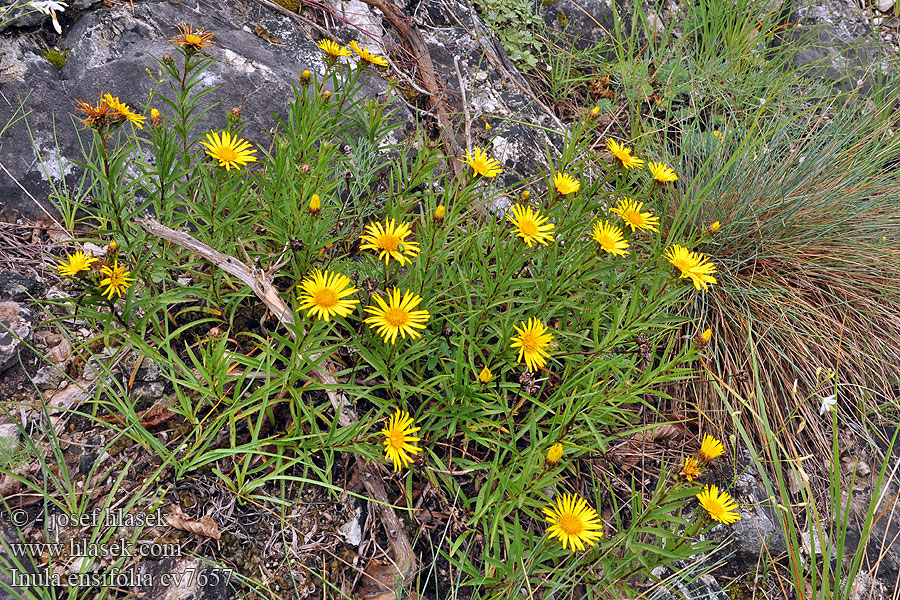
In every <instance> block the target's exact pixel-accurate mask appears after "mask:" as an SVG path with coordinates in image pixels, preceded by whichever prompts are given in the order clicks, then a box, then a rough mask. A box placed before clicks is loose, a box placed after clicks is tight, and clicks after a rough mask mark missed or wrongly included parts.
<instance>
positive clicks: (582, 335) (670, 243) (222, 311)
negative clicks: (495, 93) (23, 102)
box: [53, 26, 737, 594]
mask: <svg viewBox="0 0 900 600" xmlns="http://www.w3.org/2000/svg"><path fill="white" fill-rule="evenodd" d="M174 43H175V45H176V46H177V47H178V49H179V51H180V57H181V58H180V59H179V60H174V59H170V58H166V59H165V60H160V67H161V69H162V71H163V73H164V74H165V76H166V78H167V81H168V84H169V89H168V91H158V92H157V93H156V94H155V95H154V102H155V103H156V104H155V105H154V106H148V107H145V108H144V109H143V110H139V109H136V108H133V107H130V106H128V105H126V104H124V103H122V102H120V101H119V100H118V98H117V97H114V96H112V95H111V94H105V95H104V96H102V97H100V98H99V99H98V100H97V101H96V102H95V101H93V100H92V101H84V100H79V101H78V102H77V110H78V111H80V112H81V113H82V116H83V118H82V123H83V124H84V126H85V128H86V129H87V130H88V131H89V132H90V134H91V136H92V138H93V143H92V144H91V145H90V146H89V150H88V152H87V153H86V155H85V157H84V164H85V165H86V167H87V169H88V172H89V178H88V180H87V181H88V184H87V187H86V188H85V189H83V190H81V193H82V196H80V197H90V198H92V199H94V202H92V203H84V204H81V205H80V207H79V208H80V209H81V211H82V212H79V213H78V214H79V215H82V214H83V216H82V217H80V218H79V220H78V224H79V228H80V230H83V231H85V230H86V231H92V232H93V234H92V235H91V236H90V241H92V242H93V243H94V244H104V245H105V246H106V251H105V252H104V253H103V254H101V255H92V254H90V253H84V252H82V251H81V250H76V248H71V249H70V250H71V252H69V251H67V254H68V256H67V258H66V259H65V260H63V261H61V262H60V273H61V274H62V275H64V276H65V277H66V279H67V281H68V285H69V286H70V289H71V291H72V297H71V298H70V299H69V300H59V301H56V302H55V303H54V304H55V306H54V307H53V309H54V310H56V311H58V314H59V319H58V321H57V324H58V325H59V326H60V327H63V328H66V327H67V319H69V318H70V315H71V311H73V310H75V308H76V307H77V310H78V315H79V318H80V319H82V320H84V321H85V322H86V323H89V324H90V325H91V326H92V327H93V328H95V329H96V330H97V331H98V332H99V333H98V335H97V338H96V339H97V340H98V341H99V340H102V346H104V347H105V348H106V350H105V351H104V355H102V356H101V355H99V354H97V355H93V356H91V355H90V353H89V352H88V349H89V348H92V347H96V344H92V342H91V341H89V340H88V341H85V342H84V343H83V344H82V346H81V347H82V349H83V351H84V352H85V353H87V354H88V356H85V359H86V360H93V361H94V363H95V364H96V363H97V362H99V363H100V364H114V363H115V362H116V361H117V360H118V357H122V356H124V355H126V354H135V353H136V354H138V355H140V356H141V357H143V359H144V360H148V361H153V362H154V363H155V364H156V365H157V366H158V367H159V368H160V370H161V371H162V372H163V373H164V375H165V378H166V381H167V382H168V389H167V391H168V394H169V396H170V398H171V400H172V403H171V406H169V407H167V408H166V410H167V411H169V412H170V413H173V414H174V415H175V417H176V420H175V421H174V422H175V423H176V424H175V425H174V426H173V427H174V429H175V431H176V432H177V435H173V436H171V437H167V438H164V439H161V438H160V437H157V436H156V435H154V434H153V433H152V432H151V431H150V429H151V428H152V427H154V426H155V425H153V423H157V421H148V420H147V419H146V418H145V416H146V414H147V412H146V411H148V410H156V409H155V407H152V406H142V405H141V404H140V402H135V400H134V399H133V398H132V397H131V396H130V393H129V388H128V386H121V385H119V384H118V383H116V379H115V378H112V377H111V378H109V379H110V380H111V383H110V384H109V385H107V386H106V387H105V388H104V389H102V391H100V392H98V393H97V395H96V396H95V397H94V398H93V399H92V400H91V409H90V410H89V411H85V413H84V414H85V415H90V417H89V418H91V419H94V420H95V421H96V422H97V423H98V424H100V423H102V424H103V426H104V427H111V428H113V429H114V430H115V431H116V433H117V435H120V436H123V437H125V438H128V439H130V440H132V441H133V442H134V443H136V444H139V445H140V446H141V447H142V448H144V449H145V450H146V451H147V452H148V453H150V454H152V455H155V456H157V457H158V459H159V460H160V462H161V463H162V464H171V465H172V467H173V472H174V476H175V478H176V479H178V480H180V479H182V478H184V477H189V476H195V475H196V474H197V473H199V472H209V473H212V474H213V475H214V476H215V477H216V478H217V479H218V481H219V483H220V485H221V486H222V487H223V488H224V489H226V490H228V491H229V493H230V494H232V495H233V497H234V499H235V500H236V501H237V503H238V505H239V506H243V505H246V504H254V505H264V506H271V507H279V506H290V505H292V503H294V502H295V501H296V496H295V491H293V492H288V490H289V489H290V490H294V488H293V486H294V485H295V484H297V483H300V484H301V485H302V486H312V487H317V488H321V489H323V490H325V491H326V492H327V493H331V494H336V493H338V492H340V491H341V490H342V488H341V487H340V484H341V482H340V481H339V480H337V479H336V478H335V472H336V470H337V469H339V468H340V469H346V468H347V466H348V465H349V464H351V463H350V461H351V460H360V461H363V462H362V463H360V464H378V465H382V466H381V467H380V469H381V472H380V474H379V477H380V478H383V479H384V484H385V485H387V486H389V487H390V488H391V490H392V494H393V496H392V498H396V500H392V503H394V504H398V505H399V506H405V507H408V508H412V507H413V506H416V502H417V501H418V500H419V498H420V494H421V490H423V489H425V486H428V487H429V489H431V490H432V492H431V496H430V497H431V500H430V502H432V503H433V505H434V510H436V511H439V512H443V513H446V514H453V515H456V517H454V518H455V519H458V521H457V522H458V523H459V527H460V530H459V532H458V535H457V536H456V538H455V539H454V540H453V541H452V542H451V541H450V540H449V539H448V538H447V537H446V536H444V535H443V534H442V532H441V530H440V529H425V530H423V534H422V536H420V538H419V539H418V541H417V543H416V548H417V550H418V551H420V552H422V553H423V554H424V555H429V554H430V555H432V556H440V557H442V558H441V559H442V560H446V561H449V562H450V563H451V564H453V565H456V566H457V567H458V568H459V573H460V578H461V579H460V582H459V583H460V584H464V585H468V586H473V587H475V588H485V589H488V590H501V589H504V588H510V589H520V588H521V587H522V586H523V585H528V586H530V587H532V588H545V589H546V590H547V591H550V590H556V589H561V588H563V587H564V586H566V585H568V583H569V582H570V580H571V578H572V577H573V576H574V575H575V574H576V573H577V574H578V578H579V580H580V581H581V582H582V584H583V585H585V586H587V587H589V588H590V589H592V590H595V591H596V593H597V594H609V593H624V591H625V590H628V589H630V587H631V585H632V582H633V581H634V580H636V579H639V580H645V579H646V578H647V577H651V572H652V571H653V569H654V568H655V567H656V566H659V565H663V564H668V563H671V562H672V561H674V560H679V559H686V558H689V557H691V556H693V555H695V554H697V553H698V552H701V551H705V550H709V549H711V546H710V544H709V543H705V542H700V541H698V539H697V538H696V535H697V534H699V533H700V532H702V531H703V530H704V529H705V528H707V527H708V526H709V525H710V524H711V523H712V521H713V520H719V521H722V522H726V523H730V522H733V520H734V519H736V518H737V514H736V513H735V512H733V510H734V508H733V501H732V500H731V498H730V497H729V495H728V493H727V492H723V493H719V492H718V491H717V490H715V489H714V488H713V489H712V490H710V489H708V488H707V489H705V490H703V489H701V487H700V486H698V485H697V483H696V482H695V481H696V480H697V478H698V477H699V476H700V475H701V474H702V472H703V471H704V470H705V466H706V464H707V463H708V462H710V461H711V460H712V459H713V458H715V456H717V455H718V454H721V452H719V451H717V452H716V453H713V454H708V453H707V454H704V450H702V449H701V453H700V454H699V455H698V457H697V458H692V457H685V456H684V455H683V453H682V452H674V453H673V454H672V455H671V456H669V455H666V454H665V453H661V454H660V455H659V457H658V459H659V462H658V463H657V465H658V466H657V467H656V468H655V469H654V470H653V472H652V476H651V477H643V476H642V477H641V478H639V479H635V478H634V477H633V475H632V474H631V470H632V467H633V463H631V462H630V460H631V459H630V458H628V456H629V454H628V452H624V453H623V452H622V451H621V447H634V445H635V444H644V443H645V441H646V440H648V439H653V438H652V435H651V434H650V433H648V427H647V426H646V425H645V424H644V423H643V421H642V417H641V414H643V413H644V412H645V411H650V412H653V411H655V410H656V405H657V403H658V399H660V398H666V393H665V389H666V388H667V386H669V385H670V384H672V383H674V382H678V381H684V380H687V379H690V378H691V377H692V376H693V372H694V367H695V365H696V364H697V361H698V359H699V358H700V357H701V356H702V355H703V352H704V349H703V348H704V340H708V338H704V337H703V336H699V337H698V338H697V340H691V339H679V338H677V337H675V336H674V335H673V333H674V332H676V331H678V330H679V328H682V327H684V326H686V325H687V322H686V320H685V318H684V317H682V316H680V315H679V314H678V312H679V311H678V310H677V308H676V307H679V306H682V305H683V304H684V302H685V301H686V300H687V299H689V298H691V297H693V296H694V295H697V294H700V295H702V294H707V293H709V292H707V291H706V290H707V289H708V288H709V287H710V286H715V285H716V278H715V276H714V275H715V273H716V267H715V264H714V263H713V262H710V260H709V258H708V257H706V256H704V255H702V254H700V253H698V252H695V251H694V249H695V248H696V247H697V246H698V244H700V243H701V242H702V240H703V239H705V236H706V235H707V234H706V233H704V231H703V230H695V229H693V228H692V227H691V225H690V224H689V223H688V222H686V221H685V220H684V218H683V217H682V216H681V215H680V214H679V213H674V214H671V215H670V214H668V213H667V210H666V207H667V205H669V204H670V203H671V197H670V193H671V191H672V187H671V186H670V184H669V183H666V182H671V181H677V179H678V176H677V175H676V174H675V172H674V171H672V169H670V168H668V167H667V166H666V165H665V164H664V162H663V161H662V160H660V161H658V162H654V164H653V165H651V168H650V170H649V171H648V170H642V169H640V167H641V166H642V165H643V164H644V160H643V159H641V158H638V157H637V156H633V155H632V152H633V150H632V148H630V147H629V146H627V145H626V144H625V143H620V142H617V141H615V140H613V139H609V140H608V141H607V147H608V149H609V150H610V152H611V153H612V155H613V156H614V157H615V162H614V164H612V165H611V166H605V167H604V168H602V169H597V168H596V166H595V165H594V163H593V162H592V160H593V153H592V152H589V151H588V144H589V143H590V142H591V141H592V138H593V136H594V135H596V131H595V130H596V128H597V124H598V122H599V121H598V119H597V117H598V115H599V110H598V111H596V112H595V113H592V114H589V115H586V116H585V117H584V118H582V119H579V120H578V121H577V122H576V124H575V126H574V128H573V130H572V132H571V133H570V135H569V137H568V138H567V140H566V144H565V148H564V150H563V153H562V156H561V157H560V159H559V161H558V162H557V163H556V165H555V168H554V169H553V170H552V171H551V172H548V173H546V174H544V179H543V181H541V182H539V183H537V184H535V185H532V186H530V187H529V188H527V189H523V188H522V187H521V186H517V187H516V188H515V189H499V188H498V187H497V186H496V184H495V183H494V182H495V176H496V175H497V174H498V173H499V172H500V166H499V164H498V163H497V162H496V161H494V160H493V159H491V158H490V157H489V155H488V154H487V153H486V152H485V151H483V150H481V149H479V148H471V149H470V151H469V152H467V154H466V156H465V157H444V156H440V155H439V154H437V153H436V152H434V151H433V150H431V146H430V145H429V144H428V143H427V142H425V141H424V140H421V139H418V140H417V142H416V143H415V146H417V148H418V150H417V151H413V144H412V143H410V144H406V143H401V144H394V145H387V144H386V143H385V142H384V140H385V139H387V138H388V137H389V136H388V133H390V132H391V131H393V130H395V129H397V128H398V127H399V126H400V125H401V123H400V122H399V121H398V120H396V119H395V118H394V117H393V115H392V113H391V108H390V106H389V105H388V104H386V103H385V102H383V101H374V100H370V99H367V98H365V97H364V96H363V95H362V94H361V91H360V90H361V88H362V86H363V84H364V83H365V82H366V80H367V78H369V77H371V76H372V69H373V68H383V67H380V66H379V65H381V61H379V59H380V57H377V56H375V55H372V54H371V53H368V52H367V51H365V50H364V49H361V48H359V47H358V46H356V45H355V44H354V45H352V46H353V51H354V52H355V54H356V56H357V57H358V58H357V59H356V61H354V60H353V59H352V58H349V55H350V51H349V50H348V49H346V48H343V47H342V46H339V45H337V44H334V43H322V44H320V47H321V48H322V50H323V52H325V54H326V65H327V69H326V71H325V73H324V75H323V76H316V77H313V76H312V75H311V74H309V73H307V72H305V73H303V74H302V75H301V76H300V78H299V80H298V82H297V83H296V85H295V86H294V95H293V99H292V101H291V102H290V105H289V106H288V107H287V112H286V115H285V117H284V118H280V119H278V120H277V125H278V126H277V128H276V130H275V132H274V134H273V137H272V139H271V140H270V141H269V142H267V143H266V144H265V145H263V144H258V143H255V142H254V141H252V140H250V139H247V138H246V136H245V133H244V131H243V123H242V120H241V115H240V114H239V113H237V112H234V111H232V112H229V113H227V115H226V117H225V118H224V120H223V122H222V123H221V127H219V128H217V129H214V130H213V131H200V130H198V124H199V122H200V118H201V117H202V116H203V115H204V114H206V113H208V112H209V111H210V110H211V108H213V107H210V106H205V105H204V104H203V102H204V99H205V98H206V96H207V94H208V92H209V88H203V87H202V86H201V82H202V81H203V77H202V74H203V72H204V70H205V69H207V68H208V67H209V65H210V64H211V62H212V58H210V57H209V56H207V55H206V54H205V53H204V50H205V48H208V47H210V46H211V45H213V44H214V43H215V42H214V40H213V39H212V36H211V35H209V34H208V33H206V32H205V31H204V30H197V31H195V30H193V28H190V27H187V26H185V27H184V28H183V30H182V31H181V34H180V35H179V36H177V37H176V38H175V40H174ZM148 111H149V117H147V116H145V115H144V114H141V113H142V112H143V113H146V112H148ZM209 114H214V113H209ZM268 147H271V151H266V150H265V148H268ZM459 159H462V160H464V162H466V163H467V164H468V165H469V166H470V167H471V172H469V173H467V174H466V175H465V176H463V177H462V178H460V179H456V178H454V177H453V176H449V175H443V176H438V178H437V180H435V177H436V175H435V174H436V173H440V172H441V171H440V169H439V166H440V165H441V164H442V163H443V162H444V161H446V160H459ZM126 167H128V168H126ZM348 173H349V174H350V176H345V174H348ZM487 193H490V194H494V195H500V196H505V197H507V198H508V199H509V202H510V204H511V205H512V206H511V209H510V210H509V212H507V213H505V214H497V215H493V214H490V213H486V212H484V210H483V209H482V208H480V207H482V206H483V205H484V203H483V200H482V197H483V195H484V194H487ZM76 201H77V199H76ZM148 215H153V218H152V219H149V218H148ZM661 230H662V231H670V232H677V233H675V234H669V235H668V236H667V237H664V236H663V235H661V234H660V231H661ZM79 252H81V254H79ZM241 265H243V270H242V268H241ZM251 267H252V268H251ZM698 333H699V332H698ZM153 414H155V413H153ZM681 435H682V438H683V439H684V440H685V441H686V443H687V444H688V445H692V444H696V442H694V441H691V438H692V437H693V436H692V435H691V434H690V433H689V432H688V431H687V430H686V429H685V430H683V432H682V434H681ZM641 440H645V441H641ZM708 443H709V442H705V443H704V448H707V445H708ZM613 448H620V450H619V451H618V452H612V453H611V454H610V455H609V456H608V457H607V456H606V453H608V452H610V451H611V449H613ZM718 448H721V444H719V445H718ZM722 451H724V450H722ZM679 469H680V473H679ZM289 486H290V487H289ZM721 487H723V488H724V485H722V486H721ZM701 492H702V493H701ZM696 499H699V500H700V502H701V504H702V507H703V508H702V509H701V508H698V505H697V504H696V502H695V500H696ZM704 509H705V510H704ZM694 510H701V511H702V514H703V515H709V516H708V517H707V516H704V517H702V518H689V517H688V514H687V513H688V512H689V511H694ZM573 550H578V552H574V553H573ZM395 558H397V560H400V558H399V557H395ZM523 561H526V562H525V563H523ZM406 564H409V563H408V562H407V563H406ZM523 564H525V568H522V565H523ZM588 565H594V566H592V567H591V568H587V566H588ZM597 565H600V566H599V567H598V566H597ZM247 576H254V574H247ZM426 585H427V582H426Z"/></svg>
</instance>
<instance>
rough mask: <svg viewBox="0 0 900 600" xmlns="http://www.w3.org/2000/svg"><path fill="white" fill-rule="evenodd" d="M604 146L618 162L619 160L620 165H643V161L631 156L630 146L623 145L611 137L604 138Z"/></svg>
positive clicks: (638, 166)
mask: <svg viewBox="0 0 900 600" xmlns="http://www.w3.org/2000/svg"><path fill="white" fill-rule="evenodd" d="M606 148H607V149H608V150H609V151H610V152H611V153H612V155H613V156H615V157H616V158H618V159H619V162H621V163H622V166H623V167H625V168H626V169H634V168H637V169H640V168H641V167H642V166H643V165H644V161H642V160H641V159H639V158H634V157H633V156H631V148H629V147H628V146H625V145H624V144H620V143H618V142H617V141H616V140H614V139H612V138H607V139H606Z"/></svg>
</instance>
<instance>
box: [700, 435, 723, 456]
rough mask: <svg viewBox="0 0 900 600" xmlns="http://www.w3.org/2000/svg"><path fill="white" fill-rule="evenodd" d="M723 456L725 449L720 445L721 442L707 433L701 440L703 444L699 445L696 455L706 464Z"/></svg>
mask: <svg viewBox="0 0 900 600" xmlns="http://www.w3.org/2000/svg"><path fill="white" fill-rule="evenodd" d="M723 454H725V447H724V446H723V445H722V442H720V441H719V440H717V439H716V438H714V437H713V436H711V435H709V434H708V433H707V434H706V436H704V438H703V443H702V444H700V452H699V453H698V455H699V456H700V460H702V461H703V462H705V463H708V462H709V461H711V460H712V459H714V458H717V457H719V456H722V455H723Z"/></svg>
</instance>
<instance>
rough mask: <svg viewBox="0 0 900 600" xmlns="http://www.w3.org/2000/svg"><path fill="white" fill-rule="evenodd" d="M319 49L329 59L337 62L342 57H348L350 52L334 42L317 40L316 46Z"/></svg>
mask: <svg viewBox="0 0 900 600" xmlns="http://www.w3.org/2000/svg"><path fill="white" fill-rule="evenodd" d="M316 46H318V47H319V50H321V51H322V52H324V53H325V54H327V55H328V57H329V58H331V59H334V60H337V59H338V58H340V57H342V56H350V55H351V54H352V52H350V51H349V50H347V48H346V47H345V46H341V45H340V44H338V43H337V42H335V41H332V40H319V42H318V43H317V44H316Z"/></svg>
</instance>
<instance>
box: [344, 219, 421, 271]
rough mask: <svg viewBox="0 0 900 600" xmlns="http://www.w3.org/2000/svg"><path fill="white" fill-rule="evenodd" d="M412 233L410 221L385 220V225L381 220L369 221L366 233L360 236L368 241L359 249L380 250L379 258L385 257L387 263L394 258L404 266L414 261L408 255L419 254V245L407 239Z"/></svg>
mask: <svg viewBox="0 0 900 600" xmlns="http://www.w3.org/2000/svg"><path fill="white" fill-rule="evenodd" d="M410 235H412V230H410V228H409V224H408V223H397V222H396V221H394V219H387V220H385V222H384V225H382V224H381V223H379V222H375V223H369V224H368V225H366V233H365V234H363V235H362V236H361V237H360V239H362V241H364V242H366V243H365V244H363V245H362V246H360V247H359V249H360V250H375V251H376V252H380V254H379V255H378V260H381V259H384V264H385V265H387V264H388V263H389V262H390V260H391V259H392V258H393V259H394V260H396V261H397V262H399V263H400V266H401V267H402V266H403V265H405V264H406V263H407V262H412V261H411V260H410V259H409V258H408V257H415V256H416V255H418V254H419V245H418V244H417V243H416V242H407V241H406V238H408V237H409V236H410Z"/></svg>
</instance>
